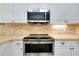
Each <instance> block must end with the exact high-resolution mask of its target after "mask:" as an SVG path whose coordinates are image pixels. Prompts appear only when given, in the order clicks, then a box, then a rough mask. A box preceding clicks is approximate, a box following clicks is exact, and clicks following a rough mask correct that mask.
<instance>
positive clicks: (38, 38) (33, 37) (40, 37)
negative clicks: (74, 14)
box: [23, 34, 54, 56]
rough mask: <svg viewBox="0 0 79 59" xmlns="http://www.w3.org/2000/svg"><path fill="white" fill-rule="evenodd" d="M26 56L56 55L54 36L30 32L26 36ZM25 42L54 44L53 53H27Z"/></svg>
mask: <svg viewBox="0 0 79 59" xmlns="http://www.w3.org/2000/svg"><path fill="white" fill-rule="evenodd" d="M23 44H24V46H23V47H24V50H23V51H24V53H23V54H24V56H44V55H45V56H51V55H54V38H52V37H50V36H49V35H48V34H30V35H29V36H28V37H24V39H23ZM25 44H52V50H53V51H52V52H51V53H48V52H47V53H25Z"/></svg>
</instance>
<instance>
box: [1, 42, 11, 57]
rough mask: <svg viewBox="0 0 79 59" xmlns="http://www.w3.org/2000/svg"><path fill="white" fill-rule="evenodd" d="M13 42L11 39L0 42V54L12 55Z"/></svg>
mask: <svg viewBox="0 0 79 59" xmlns="http://www.w3.org/2000/svg"><path fill="white" fill-rule="evenodd" d="M10 45H11V43H10V42H9V41H7V42H3V43H0V56H10V55H11V46H10Z"/></svg>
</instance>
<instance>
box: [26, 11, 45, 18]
mask: <svg viewBox="0 0 79 59" xmlns="http://www.w3.org/2000/svg"><path fill="white" fill-rule="evenodd" d="M27 17H28V18H27V19H28V20H45V12H28V13H27Z"/></svg>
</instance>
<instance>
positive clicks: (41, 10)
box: [27, 9, 50, 12]
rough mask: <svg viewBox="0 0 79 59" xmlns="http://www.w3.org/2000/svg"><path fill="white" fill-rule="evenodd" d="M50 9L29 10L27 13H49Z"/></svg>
mask: <svg viewBox="0 0 79 59" xmlns="http://www.w3.org/2000/svg"><path fill="white" fill-rule="evenodd" d="M49 11H50V10H49V9H28V10H27V12H49Z"/></svg>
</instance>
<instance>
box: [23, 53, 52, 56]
mask: <svg viewBox="0 0 79 59" xmlns="http://www.w3.org/2000/svg"><path fill="white" fill-rule="evenodd" d="M52 55H53V53H27V54H25V55H24V56H52Z"/></svg>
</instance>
